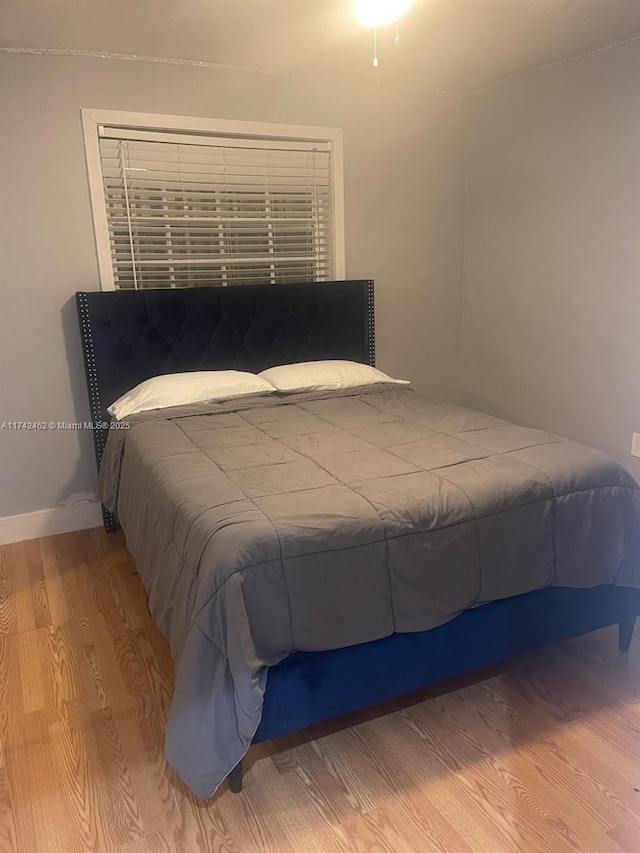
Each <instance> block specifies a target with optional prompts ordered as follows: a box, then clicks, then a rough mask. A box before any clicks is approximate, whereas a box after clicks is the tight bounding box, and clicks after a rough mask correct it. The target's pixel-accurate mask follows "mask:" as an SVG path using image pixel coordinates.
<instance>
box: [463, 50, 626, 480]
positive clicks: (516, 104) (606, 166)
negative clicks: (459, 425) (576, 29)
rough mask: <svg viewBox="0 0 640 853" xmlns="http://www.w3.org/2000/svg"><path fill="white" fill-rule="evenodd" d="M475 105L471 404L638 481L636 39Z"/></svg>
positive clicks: (468, 250)
mask: <svg viewBox="0 0 640 853" xmlns="http://www.w3.org/2000/svg"><path fill="white" fill-rule="evenodd" d="M472 113H473V115H472V118H471V133H470V144H469V160H468V195H467V205H466V233H465V263H464V270H465V273H464V319H463V368H462V390H463V400H464V401H465V402H466V403H467V404H469V405H473V406H475V407H477V408H480V409H484V410H486V411H490V412H493V413H497V414H500V415H504V416H505V417H507V418H510V419H513V420H516V421H520V422H524V423H528V424H533V425H536V426H540V427H543V428H546V429H549V430H552V431H556V432H559V433H562V434H564V435H567V436H570V437H573V438H576V439H578V440H581V441H584V442H587V443H589V444H593V445H597V446H599V447H601V448H602V449H604V450H606V451H608V452H609V453H611V454H612V455H613V456H615V457H617V458H618V459H619V460H620V461H621V462H622V463H623V464H625V465H627V466H628V468H629V470H631V471H632V473H634V475H635V476H640V460H635V459H633V458H632V457H631V456H630V455H629V449H630V443H631V433H632V431H633V430H638V431H640V321H639V318H640V281H639V274H640V47H639V46H638V43H637V42H636V43H633V44H628V45H626V46H623V47H618V48H615V49H612V50H608V51H605V52H601V53H597V54H594V55H592V56H587V57H583V58H582V59H579V60H576V61H572V62H568V63H565V64H563V65H558V66H556V67H553V68H548V69H544V70H540V71H536V72H533V73H529V74H526V75H523V76H521V77H518V78H515V79H512V80H510V81H508V82H505V83H503V84H501V85H499V86H496V87H495V88H493V89H491V90H489V91H487V92H485V93H483V94H481V95H478V96H476V97H475V98H474V99H473V104H472Z"/></svg>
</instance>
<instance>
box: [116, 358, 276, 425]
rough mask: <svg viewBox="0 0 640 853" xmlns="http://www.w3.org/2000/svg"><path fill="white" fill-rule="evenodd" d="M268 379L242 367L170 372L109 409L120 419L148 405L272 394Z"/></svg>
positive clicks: (127, 394)
mask: <svg viewBox="0 0 640 853" xmlns="http://www.w3.org/2000/svg"><path fill="white" fill-rule="evenodd" d="M275 390H276V389H275V388H274V387H273V385H271V384H270V383H269V382H267V381H266V379H261V378H260V377H259V376H255V375H254V374H253V373H242V372H241V371H239V370H203V371H190V372H188V373H168V374H166V375H164V376H154V377H153V379H147V380H146V382H141V383H140V384H139V385H136V387H135V388H132V389H131V391H127V393H126V394H123V395H122V397H120V398H119V399H118V400H116V401H115V403H112V404H111V405H110V406H109V408H108V409H107V411H108V412H109V414H110V415H113V416H114V417H115V418H118V420H120V419H122V418H126V417H128V416H129V415H135V414H136V413H137V412H146V411H148V410H149V409H166V408H169V407H170V406H183V405H185V404H186V403H200V402H203V401H205V400H232V399H233V398H234V397H245V396H249V395H251V394H272V393H273V392H274V391H275Z"/></svg>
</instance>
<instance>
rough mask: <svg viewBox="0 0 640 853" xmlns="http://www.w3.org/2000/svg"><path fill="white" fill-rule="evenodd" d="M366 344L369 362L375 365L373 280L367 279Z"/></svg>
mask: <svg viewBox="0 0 640 853" xmlns="http://www.w3.org/2000/svg"><path fill="white" fill-rule="evenodd" d="M367 344H368V347H369V364H370V365H371V367H375V366H376V313H375V301H374V288H373V281H372V280H371V279H369V281H367Z"/></svg>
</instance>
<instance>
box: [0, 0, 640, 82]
mask: <svg viewBox="0 0 640 853" xmlns="http://www.w3.org/2000/svg"><path fill="white" fill-rule="evenodd" d="M400 34H401V43H400V46H399V47H398V48H395V47H394V44H393V37H394V35H395V30H394V27H393V26H391V27H386V28H384V29H383V30H380V31H379V48H378V53H379V57H380V67H379V68H377V69H373V68H372V66H371V57H372V35H371V32H370V31H366V30H363V29H362V28H361V27H360V26H359V25H358V24H357V23H356V22H355V20H354V18H353V14H352V2H351V0H3V2H2V5H1V6H0V48H1V47H4V48H14V49H15V48H43V49H57V50H73V51H78V50H80V51H99V52H102V53H126V54H138V55H142V56H154V57H168V58H175V59H184V60H199V61H205V62H214V63H224V64H231V65H241V66H245V67H247V66H249V67H254V68H262V69H270V70H273V71H277V72H283V73H288V74H296V75H312V76H320V77H330V78H336V79H339V80H352V81H358V82H372V81H378V82H381V83H385V84H394V85H404V86H412V87H416V88H421V89H427V90H445V91H455V92H464V93H469V92H473V91H474V90H477V89H479V88H482V87H484V86H487V85H490V84H491V83H493V82H495V81H497V80H500V79H502V78H503V77H506V76H509V75H512V74H516V73H518V72H520V71H524V70H526V69H529V68H534V67H537V66H540V65H544V64H546V63H549V62H554V61H558V60H562V59H565V58H568V57H571V56H574V55H576V54H579V53H582V52H584V51H587V50H591V49H595V48H598V47H601V46H605V45H608V44H611V43H612V42H616V41H620V40H623V39H625V38H627V37H629V36H633V35H636V34H640V0H416V3H415V6H414V7H413V9H412V10H411V11H410V12H409V13H408V14H407V15H406V17H405V18H404V19H403V20H402V22H401V25H400Z"/></svg>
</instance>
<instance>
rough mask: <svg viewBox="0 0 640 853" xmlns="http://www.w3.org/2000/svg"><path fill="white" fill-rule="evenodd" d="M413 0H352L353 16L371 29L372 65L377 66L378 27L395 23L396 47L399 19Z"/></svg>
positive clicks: (398, 34) (398, 41) (411, 4)
mask: <svg viewBox="0 0 640 853" xmlns="http://www.w3.org/2000/svg"><path fill="white" fill-rule="evenodd" d="M413 3H414V0H354V11H355V16H356V18H357V20H358V21H359V23H360V24H362V26H363V27H367V28H368V29H372V30H373V67H374V68H377V67H378V32H377V31H378V27H386V26H387V24H393V23H394V22H395V25H396V37H395V39H394V43H395V45H396V47H397V46H398V44H399V43H400V31H399V23H398V22H399V20H400V18H401V17H402V16H403V15H406V13H407V12H408V11H409V9H410V8H411V7H412V6H413Z"/></svg>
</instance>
